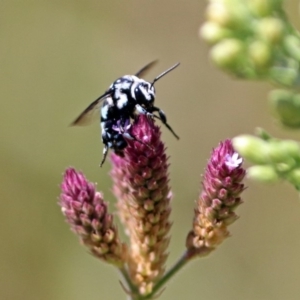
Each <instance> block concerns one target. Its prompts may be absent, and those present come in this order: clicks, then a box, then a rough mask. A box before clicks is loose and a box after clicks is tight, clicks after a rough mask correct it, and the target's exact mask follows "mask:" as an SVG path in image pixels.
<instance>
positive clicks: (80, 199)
mask: <svg viewBox="0 0 300 300" xmlns="http://www.w3.org/2000/svg"><path fill="white" fill-rule="evenodd" d="M61 189H62V192H61V195H60V202H59V205H60V206H61V211H62V213H63V214H64V215H65V217H66V221H67V222H68V223H69V225H70V226H71V229H72V231H73V232H75V233H76V234H77V235H78V236H79V238H80V240H81V242H82V243H83V244H84V245H85V246H86V247H88V248H89V250H90V251H91V253H92V254H93V255H95V256H96V257H97V258H99V259H101V260H103V261H106V262H108V263H111V264H114V265H116V266H118V267H121V266H122V265H123V264H124V261H125V256H126V248H125V245H123V244H122V243H121V242H120V240H119V237H118V233H117V229H116V227H115V226H114V224H113V222H112V220H113V217H112V215H110V214H109V213H108V212H107V204H106V202H104V200H103V197H102V194H101V193H99V192H97V191H96V189H95V185H94V184H93V183H90V182H88V181H87V179H86V178H85V176H84V175H83V173H81V172H77V171H76V170H75V169H73V168H68V169H67V170H66V172H65V174H64V178H63V182H62V184H61ZM108 235H109V236H110V238H109V239H107V236H108ZM100 248H101V249H106V250H105V251H99V249H100Z"/></svg>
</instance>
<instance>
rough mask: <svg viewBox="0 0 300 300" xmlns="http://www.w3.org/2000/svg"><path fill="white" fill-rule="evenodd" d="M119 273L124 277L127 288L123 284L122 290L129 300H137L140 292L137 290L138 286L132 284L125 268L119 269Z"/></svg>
mask: <svg viewBox="0 0 300 300" xmlns="http://www.w3.org/2000/svg"><path fill="white" fill-rule="evenodd" d="M119 271H120V273H121V274H122V277H123V279H124V281H125V284H126V286H123V285H122V283H121V285H122V288H123V289H124V290H125V292H126V293H127V299H128V300H133V299H135V298H134V295H136V294H138V290H137V288H136V286H135V285H134V284H133V283H132V281H131V279H130V277H129V276H128V272H127V270H126V269H125V268H124V267H122V268H119ZM125 288H126V289H125ZM127 289H128V290H127Z"/></svg>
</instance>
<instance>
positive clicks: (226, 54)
mask: <svg viewBox="0 0 300 300" xmlns="http://www.w3.org/2000/svg"><path fill="white" fill-rule="evenodd" d="M243 52H244V45H243V43H242V42H241V41H239V40H237V39H226V40H223V41H221V42H220V43H218V44H216V45H215V46H214V47H213V48H212V49H211V53H210V55H211V58H212V60H213V61H214V62H215V63H216V64H217V65H218V66H220V67H230V66H233V65H235V64H237V63H238V61H239V60H240V57H241V54H242V53H243Z"/></svg>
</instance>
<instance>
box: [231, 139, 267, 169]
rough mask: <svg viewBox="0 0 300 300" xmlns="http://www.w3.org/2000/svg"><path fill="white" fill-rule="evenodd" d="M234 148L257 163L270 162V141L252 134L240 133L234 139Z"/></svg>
mask: <svg viewBox="0 0 300 300" xmlns="http://www.w3.org/2000/svg"><path fill="white" fill-rule="evenodd" d="M233 146H234V148H235V149H236V150H237V151H238V152H239V153H240V155H241V156H242V157H244V158H246V159H248V160H249V161H251V162H253V163H256V164H265V163H267V162H268V143H267V142H265V141H264V140H262V139H260V138H258V137H255V136H252V135H240V136H237V137H235V138H234V139H233Z"/></svg>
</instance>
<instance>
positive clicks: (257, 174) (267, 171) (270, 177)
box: [247, 165, 279, 183]
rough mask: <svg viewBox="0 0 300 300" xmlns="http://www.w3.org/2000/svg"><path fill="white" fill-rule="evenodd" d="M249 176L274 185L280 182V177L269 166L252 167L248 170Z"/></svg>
mask: <svg viewBox="0 0 300 300" xmlns="http://www.w3.org/2000/svg"><path fill="white" fill-rule="evenodd" d="M247 176H248V177H249V178H251V179H255V180H258V181H261V182H264V183H274V182H277V181H278V180H279V176H278V174H277V173H276V171H275V170H274V168H272V167H271V166H269V165H265V166H252V167H250V168H248V170H247Z"/></svg>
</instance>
